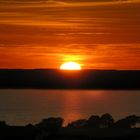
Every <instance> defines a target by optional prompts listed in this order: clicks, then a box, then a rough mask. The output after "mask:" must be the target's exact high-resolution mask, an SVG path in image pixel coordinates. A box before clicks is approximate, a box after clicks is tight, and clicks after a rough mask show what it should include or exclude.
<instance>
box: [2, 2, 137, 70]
mask: <svg viewBox="0 0 140 140" xmlns="http://www.w3.org/2000/svg"><path fill="white" fill-rule="evenodd" d="M99 1H100V2H98V1H97V0H96V2H95V1H94V0H88V1H86V0H80V2H79V1H78V0H72V1H70V0H61V1H58V0H56V1H53V0H49V1H45V0H42V1H39V0H26V1H22V0H21V1H20V2H18V0H5V1H2V0H1V1H0V68H24V69H25V68H59V66H60V65H61V64H62V63H64V62H67V61H76V62H78V63H80V64H81V65H82V67H83V68H84V69H140V63H139V62H140V2H139V0H131V1H129V0H128V1H123V0H122V1H119V2H118V1H117V0H113V1H111V0H108V1H109V2H105V0H99ZM102 1H104V2H102Z"/></svg>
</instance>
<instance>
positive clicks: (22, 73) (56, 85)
mask: <svg viewBox="0 0 140 140" xmlns="http://www.w3.org/2000/svg"><path fill="white" fill-rule="evenodd" d="M0 79H1V80H0V89H61V90H63V89H74V90H75V89H81V90H90V89H95V90H140V70H120V71H119V70H80V71H67V70H59V69H0Z"/></svg>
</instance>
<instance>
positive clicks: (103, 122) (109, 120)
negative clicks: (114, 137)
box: [100, 113, 114, 128]
mask: <svg viewBox="0 0 140 140" xmlns="http://www.w3.org/2000/svg"><path fill="white" fill-rule="evenodd" d="M113 125H114V119H113V117H112V116H111V115H110V114H109V113H106V114H103V115H102V116H101V118H100V127H101V128H109V127H112V126H113Z"/></svg>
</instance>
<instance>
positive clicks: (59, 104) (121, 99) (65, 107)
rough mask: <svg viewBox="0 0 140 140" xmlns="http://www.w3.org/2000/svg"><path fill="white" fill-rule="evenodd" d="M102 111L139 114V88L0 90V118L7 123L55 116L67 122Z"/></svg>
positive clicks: (116, 113)
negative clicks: (128, 89)
mask: <svg viewBox="0 0 140 140" xmlns="http://www.w3.org/2000/svg"><path fill="white" fill-rule="evenodd" d="M104 113H110V114H111V115H113V117H114V118H115V119H119V118H122V117H125V116H127V115H132V114H136V115H140V90H137V91H136V90H134V91H133V90H130V91H127V90H122V91H121V90H21V89H20V90H17V89H15V90H5V89H3V90H0V120H5V121H6V122H7V123H8V124H11V125H26V124H28V123H32V124H35V123H38V122H39V121H41V120H42V119H44V118H48V117H59V116H60V117H63V118H64V119H65V124H67V123H68V122H70V121H73V120H76V119H82V118H88V117H89V116H90V115H95V114H97V115H102V114H104Z"/></svg>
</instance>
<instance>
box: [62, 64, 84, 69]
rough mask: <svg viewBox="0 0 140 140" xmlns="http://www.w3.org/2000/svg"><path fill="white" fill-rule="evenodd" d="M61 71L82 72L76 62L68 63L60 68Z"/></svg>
mask: <svg viewBox="0 0 140 140" xmlns="http://www.w3.org/2000/svg"><path fill="white" fill-rule="evenodd" d="M60 69H61V70H81V69H82V68H81V66H80V64H78V63H76V62H66V63H64V64H62V65H61V66H60Z"/></svg>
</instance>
